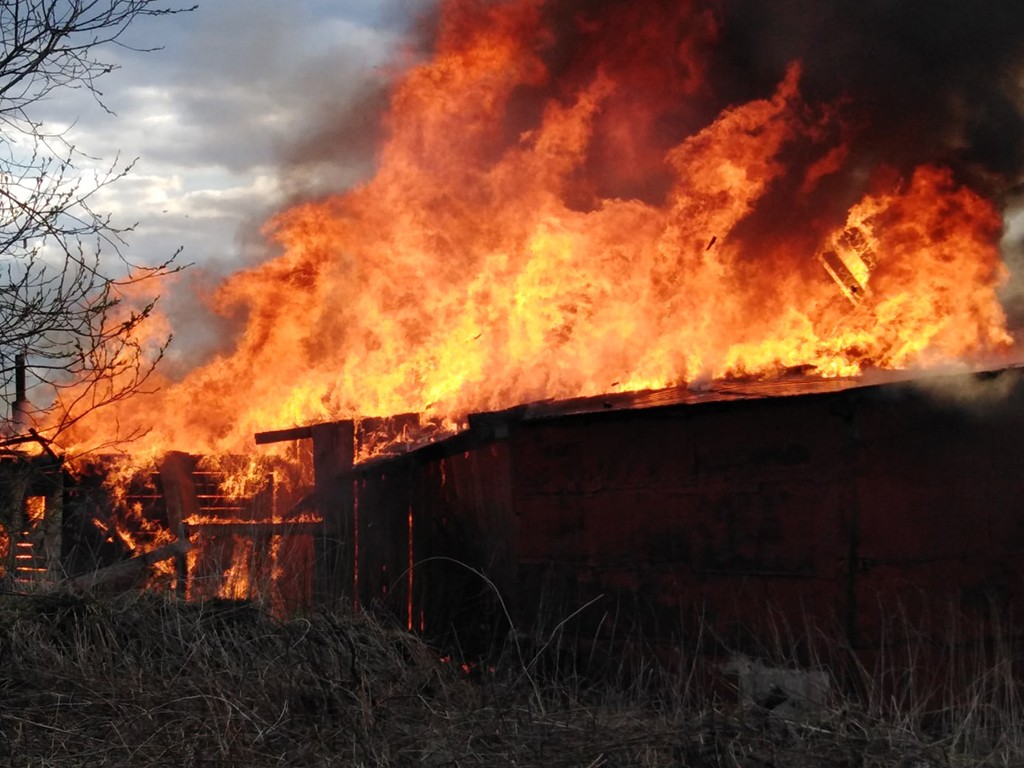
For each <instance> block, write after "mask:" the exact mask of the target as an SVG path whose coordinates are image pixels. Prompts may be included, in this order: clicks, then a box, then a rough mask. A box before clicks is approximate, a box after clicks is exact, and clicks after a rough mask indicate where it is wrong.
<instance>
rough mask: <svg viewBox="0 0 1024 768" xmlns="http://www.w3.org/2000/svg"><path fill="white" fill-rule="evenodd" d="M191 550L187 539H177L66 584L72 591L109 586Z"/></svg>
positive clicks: (70, 580)
mask: <svg viewBox="0 0 1024 768" xmlns="http://www.w3.org/2000/svg"><path fill="white" fill-rule="evenodd" d="M191 548H192V546H191V544H189V542H188V539H179V540H178V541H175V542H174V543H172V544H167V545H165V546H162V547H157V548H156V549H154V550H153V551H152V552H145V553H143V554H141V555H136V556H135V557H133V558H131V559H129V560H122V561H121V562H120V563H114V564H113V565H108V566H107V567H106V568H100V569H98V570H95V571H92V572H90V573H86V574H82V575H81V576H76V577H75V578H73V579H69V580H68V581H67V582H66V583H67V586H69V587H71V588H72V589H93V588H95V587H98V586H102V585H103V584H109V583H111V582H113V581H117V580H119V579H128V578H134V577H135V576H138V575H139V574H141V573H142V572H143V571H145V570H146V568H148V567H149V566H151V565H153V564H154V563H159V562H161V561H162V560H168V559H170V558H172V557H183V556H184V555H185V554H186V553H187V552H188V551H189V550H190V549H191Z"/></svg>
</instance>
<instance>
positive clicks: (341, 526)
mask: <svg viewBox="0 0 1024 768" xmlns="http://www.w3.org/2000/svg"><path fill="white" fill-rule="evenodd" d="M311 432H312V438H313V478H314V482H315V483H316V504H317V507H318V509H319V510H320V515H321V516H322V517H323V527H322V529H321V532H320V535H319V536H317V538H316V542H315V562H316V578H315V579H314V583H313V589H314V600H315V601H316V602H318V603H327V602H330V601H333V600H337V599H340V598H348V599H351V598H352V596H353V594H354V589H355V552H356V541H355V536H356V530H355V491H354V487H353V476H352V466H353V464H354V463H355V424H354V422H352V421H335V422H331V423H328V424H316V425H314V426H313V427H311Z"/></svg>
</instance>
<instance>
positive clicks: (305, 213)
mask: <svg viewBox="0 0 1024 768" xmlns="http://www.w3.org/2000/svg"><path fill="white" fill-rule="evenodd" d="M556 6H557V7H556ZM566 6H573V7H572V8H571V9H570V10H566ZM570 11H571V12H570ZM728 32H729V27H728V20H727V19H726V18H725V17H724V16H723V15H722V14H720V13H718V12H716V10H715V9H714V8H713V7H712V6H710V5H706V4H704V3H701V2H697V1H696V0H694V1H693V2H681V3H678V2H677V3H630V2H600V3H575V4H570V3H565V2H560V3H553V2H545V1H544V0H509V1H506V2H496V3H488V2H479V1H473V0H447V2H444V3H443V4H442V6H441V8H440V10H439V16H438V17H437V19H436V29H435V30H434V34H435V36H434V39H433V45H432V49H431V52H430V54H429V55H428V56H425V57H424V58H423V59H422V60H421V61H420V62H419V63H417V64H415V65H413V66H411V67H410V68H408V69H407V70H406V71H405V72H404V73H403V74H401V75H400V76H398V77H397V78H396V80H395V82H394V83H393V87H392V90H391V93H390V99H389V102H388V107H387V112H386V114H385V116H384V120H383V125H384V132H383V136H382V138H381V141H380V145H379V148H378V152H377V157H376V166H375V168H376V170H375V174H374V175H373V176H372V178H369V179H368V180H366V181H365V182H363V183H362V184H360V185H358V186H356V187H354V188H351V189H349V190H347V191H345V192H343V193H340V194H337V195H334V196H331V197H326V198H323V199H318V200H315V201H312V202H305V203H302V204H299V205H296V206H294V207H292V208H289V209H287V210H284V211H281V212H280V213H279V214H277V215H276V216H274V217H273V218H272V219H271V220H270V221H269V222H268V223H267V224H266V225H265V228H264V234H265V236H266V237H267V238H268V239H269V240H270V241H272V242H273V243H274V244H276V246H277V247H278V255H277V256H276V258H274V259H272V260H270V261H268V262H266V263H264V264H261V265H259V266H256V267H253V268H251V269H248V270H246V271H243V272H240V273H237V274H235V275H233V276H231V277H229V278H228V279H227V280H226V281H225V282H224V283H223V284H222V285H220V286H219V288H217V290H216V291H215V293H214V294H213V297H212V301H213V302H214V305H215V307H216V309H217V311H219V312H222V313H225V314H230V315H232V316H236V315H240V316H243V317H244V318H246V324H245V327H244V329H243V330H242V331H241V333H240V335H239V336H238V338H237V339H236V340H235V342H234V344H233V348H232V349H230V351H228V352H226V353H224V354H223V355H221V356H219V357H217V358H216V359H214V360H212V361H211V362H209V363H207V364H205V365H203V366H201V367H198V368H196V369H194V370H192V371H191V373H189V374H188V375H186V376H185V377H184V378H183V379H181V380H180V381H177V382H167V383H165V384H164V386H162V388H161V389H160V391H159V392H157V393H155V394H153V395H149V396H144V397H140V398H138V399H137V400H134V401H132V402H131V403H128V404H123V407H120V409H119V412H118V413H117V418H116V419H113V418H111V417H110V415H109V412H107V413H105V414H102V415H100V416H98V417H97V418H95V419H91V420H84V421H82V422H81V423H80V424H79V425H78V428H77V429H76V431H75V433H74V435H73V440H74V441H75V442H77V443H79V444H80V446H83V447H87V446H89V445H92V444H96V443H101V442H104V441H109V440H110V439H111V436H110V435H109V434H108V433H107V431H106V430H109V425H110V424H111V423H114V422H115V421H116V422H117V423H118V425H119V427H120V429H122V430H127V431H131V430H133V429H134V430H138V431H145V430H148V434H147V435H146V436H145V437H144V438H142V440H141V441H140V442H139V443H138V447H139V450H146V449H149V450H152V451H153V452H159V451H164V450H168V449H173V448H181V449H187V450H189V451H193V452H204V453H216V454H224V453H231V452H240V451H243V450H248V449H249V448H250V447H251V445H252V436H253V433H254V432H258V431H260V430H265V429H268V428H276V427H285V426H289V425H294V424H305V423H310V422H315V421H322V420H328V419H334V418H345V417H350V416H353V415H358V416H388V415H393V414H400V413H425V414H429V415H431V416H433V417H436V418H437V419H438V420H446V419H447V420H453V421H457V420H458V418H459V417H460V416H462V415H464V414H466V413H468V412H472V411H479V410H486V409H497V408H503V407H510V406H512V405H515V404H517V403H522V402H527V401H532V400H538V399H544V398H565V397H574V396H581V395H596V394H602V393H607V392H613V391H627V390H637V389H646V388H656V387H662V386H668V385H673V384H681V383H686V382H690V381H694V380H698V379H700V380H708V379H721V378H728V377H773V376H777V375H779V374H780V373H781V372H783V371H785V370H786V369H789V368H792V367H800V368H801V369H803V370H805V371H808V372H812V373H816V374H818V375H821V376H826V377H831V376H853V375H857V374H859V373H860V372H862V371H864V370H865V369H867V368H904V367H909V366H926V365H932V364H940V363H946V362H950V361H956V360H962V359H967V358H971V357H972V356H983V355H991V354H993V353H998V352H1000V351H1001V350H1004V349H1006V348H1007V347H1008V346H1009V345H1010V343H1011V337H1010V335H1009V333H1008V331H1007V328H1006V319H1005V316H1004V312H1003V309H1002V307H1001V305H1000V303H999V301H998V298H997V295H996V291H997V288H998V287H999V286H1000V284H1001V283H1002V281H1004V279H1005V268H1004V266H1003V264H1002V261H1001V258H1000V253H999V248H998V241H999V238H1000V234H1001V231H1002V218H1001V215H1000V211H999V209H998V208H997V206H996V204H995V203H994V202H992V201H990V200H989V199H987V198H986V197H984V196H982V195H981V194H979V193H978V192H976V191H974V190H973V189H972V188H971V187H969V186H966V185H965V184H964V183H963V181H962V179H961V178H960V177H959V176H958V175H957V173H956V172H955V169H954V168H951V167H950V166H949V165H947V164H946V163H944V162H942V159H941V158H936V159H934V161H932V162H921V163H914V164H913V166H911V167H907V165H906V164H905V163H898V162H891V161H890V160H889V158H887V157H885V156H884V153H879V155H877V156H869V155H867V154H865V153H864V152H863V151H860V150H859V147H860V146H861V145H860V144H859V143H858V131H860V130H861V127H862V125H864V123H865V117H864V113H863V112H862V111H860V109H859V106H858V104H857V101H856V95H855V94H852V95H850V96H849V97H837V98H831V97H828V98H822V97H820V96H813V97H812V96H811V95H810V94H811V93H813V92H814V90H813V89H810V88H807V87H806V86H805V83H806V81H807V69H806V66H805V65H804V64H803V63H802V62H801V61H799V60H792V61H789V62H786V63H785V64H784V65H783V66H782V67H780V68H779V71H778V73H777V76H776V77H774V79H773V81H772V82H771V83H770V84H769V85H768V86H767V87H765V88H763V89H761V90H760V92H757V93H746V92H745V91H749V90H751V88H753V86H750V87H747V88H742V89H741V88H737V87H735V78H733V79H732V80H730V82H731V83H733V84H732V85H730V86H729V87H722V88H720V87H719V85H718V79H719V78H722V77H724V75H723V71H724V66H723V64H722V61H723V59H722V56H721V49H722V46H723V45H725V44H726V43H725V42H724V41H725V39H726V38H727V37H728ZM69 402H71V401H70V400H69ZM133 450H135V448H133Z"/></svg>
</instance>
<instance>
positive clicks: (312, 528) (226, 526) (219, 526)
mask: <svg viewBox="0 0 1024 768" xmlns="http://www.w3.org/2000/svg"><path fill="white" fill-rule="evenodd" d="M322 528H323V526H322V525H321V524H320V523H309V522H304V523H288V522H278V523H261V522H251V523H238V522H230V523H215V522H207V523H186V524H185V530H186V531H188V532H190V533H191V532H192V531H196V532H204V533H237V534H242V535H255V534H257V533H267V534H275V533H276V534H281V535H283V536H291V535H293V534H296V535H297V534H307V535H308V534H313V535H315V534H318V533H320V531H321V529H322Z"/></svg>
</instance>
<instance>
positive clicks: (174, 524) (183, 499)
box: [159, 451, 199, 595]
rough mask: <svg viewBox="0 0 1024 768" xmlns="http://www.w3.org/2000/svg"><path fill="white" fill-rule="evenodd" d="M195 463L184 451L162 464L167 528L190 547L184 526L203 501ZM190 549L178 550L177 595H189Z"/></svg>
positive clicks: (172, 453) (175, 567) (173, 454)
mask: <svg viewBox="0 0 1024 768" xmlns="http://www.w3.org/2000/svg"><path fill="white" fill-rule="evenodd" d="M194 468H195V459H194V458H192V457H191V456H189V455H188V454H187V453H182V452H181V451H170V452H169V453H165V454H164V457H163V459H162V460H161V461H160V467H159V470H160V484H161V485H162V486H163V489H164V503H165V504H166V506H167V525H168V527H169V528H170V529H171V532H172V533H173V534H174V535H175V536H177V537H178V540H179V541H184V542H185V543H186V544H187V543H188V535H187V533H186V532H185V526H184V522H183V521H185V520H187V519H189V518H190V517H192V516H193V515H197V514H198V513H199V499H198V498H197V497H196V484H195V479H194V478H193V477H192V470H193V469H194ZM187 550H188V547H182V548H180V549H179V550H176V551H175V552H174V554H173V557H174V570H175V572H176V573H177V579H176V583H175V587H174V588H175V591H176V592H177V593H178V594H179V595H184V594H186V590H187V588H188V561H187V559H186V557H185V553H186V552H187Z"/></svg>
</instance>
